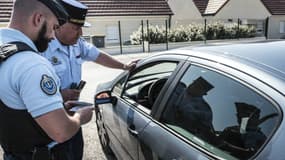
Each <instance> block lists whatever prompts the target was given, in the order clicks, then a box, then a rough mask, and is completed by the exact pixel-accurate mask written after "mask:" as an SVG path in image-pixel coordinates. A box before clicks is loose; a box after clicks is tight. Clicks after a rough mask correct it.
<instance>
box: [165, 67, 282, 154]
mask: <svg viewBox="0 0 285 160" xmlns="http://www.w3.org/2000/svg"><path fill="white" fill-rule="evenodd" d="M161 120H162V122H163V123H165V124H166V125H167V126H168V127H170V128H171V129H173V130H174V131H176V132H178V133H179V134H181V135H182V136H184V137H186V138H187V139H189V140H190V141H192V142H194V143H196V144H197V145H199V146H201V147H203V148H204V149H206V150H208V151H210V152H212V153H214V154H215V155H218V156H220V157H223V158H225V159H248V158H250V157H252V156H253V155H254V154H255V153H257V151H258V150H259V149H260V148H261V147H262V145H263V144H264V143H265V142H266V141H267V140H268V138H269V137H270V135H271V134H272V132H273V130H274V128H275V127H276V126H277V125H278V120H279V114H278V111H277V109H276V107H275V106H274V105H273V104H272V103H271V102H270V101H269V100H268V99H267V98H265V97H264V96H262V95H260V94H258V93H257V92H255V91H254V90H253V89H251V88H249V87H247V86H245V85H243V84H241V83H239V82H238V81H236V80H234V79H231V78H229V77H226V76H224V75H222V74H220V73H217V72H214V71H211V70H208V69H205V68H202V67H198V66H191V67H190V68H189V69H188V70H187V71H186V72H185V74H184V76H183V77H182V79H181V80H180V82H179V84H178V85H177V86H176V89H175V90H174V92H173V93H172V95H171V98H170V99H169V102H168V105H167V107H166V109H165V110H164V112H163V113H162V119H161Z"/></svg>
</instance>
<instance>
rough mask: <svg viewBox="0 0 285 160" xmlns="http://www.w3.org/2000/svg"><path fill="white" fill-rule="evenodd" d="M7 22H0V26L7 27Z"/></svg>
mask: <svg viewBox="0 0 285 160" xmlns="http://www.w3.org/2000/svg"><path fill="white" fill-rule="evenodd" d="M7 25H8V23H0V28H4V27H7Z"/></svg>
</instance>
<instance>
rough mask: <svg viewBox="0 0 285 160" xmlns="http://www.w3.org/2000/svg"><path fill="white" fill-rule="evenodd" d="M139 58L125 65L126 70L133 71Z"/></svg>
mask: <svg viewBox="0 0 285 160" xmlns="http://www.w3.org/2000/svg"><path fill="white" fill-rule="evenodd" d="M139 60H140V59H137V60H133V61H131V62H129V63H128V64H126V65H124V70H129V71H131V70H133V69H135V68H136V65H137V63H138V61H139Z"/></svg>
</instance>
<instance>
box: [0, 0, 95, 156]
mask: <svg viewBox="0 0 285 160" xmlns="http://www.w3.org/2000/svg"><path fill="white" fill-rule="evenodd" d="M66 19H67V13H66V12H65V9H64V8H63V7H62V5H61V4H60V3H59V2H58V1H57V0H15V1H14V6H13V12H12V16H11V20H10V23H9V25H8V27H7V28H3V29H0V46H1V50H0V75H1V81H0V144H1V146H2V148H3V150H4V155H3V158H4V160H37V159H40V160H45V159H53V160H65V159H68V158H67V157H64V156H62V154H61V151H60V149H59V148H58V147H57V146H54V145H53V144H54V143H53V142H56V143H63V142H65V141H67V140H69V139H70V138H71V137H73V136H74V135H75V133H76V132H78V130H79V128H80V126H81V125H82V124H85V123H87V122H89V121H90V120H91V118H92V114H93V108H92V107H86V108H84V109H80V110H78V111H76V112H75V113H74V114H73V115H69V114H68V112H67V110H68V109H69V108H70V107H72V106H71V105H72V103H66V106H64V105H63V100H62V97H61V94H60V92H59V86H60V81H59V79H58V77H57V75H56V73H55V71H54V69H53V67H52V65H51V64H50V62H49V61H47V60H46V59H44V58H43V57H42V56H40V55H39V54H38V52H39V51H40V52H42V51H44V50H46V48H47V47H48V42H49V41H50V40H51V39H53V38H54V37H53V36H54V29H56V28H58V27H59V25H61V24H63V23H64V21H65V20H66ZM23 48H24V49H23Z"/></svg>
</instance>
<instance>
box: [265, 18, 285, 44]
mask: <svg viewBox="0 0 285 160" xmlns="http://www.w3.org/2000/svg"><path fill="white" fill-rule="evenodd" d="M268 23H269V26H268V38H269V39H279V38H282V39H284V38H285V26H284V24H285V15H273V16H271V17H270V18H269V22H268ZM280 23H283V25H282V24H280ZM280 27H283V29H281V30H280ZM282 31H283V33H280V32H282Z"/></svg>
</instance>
